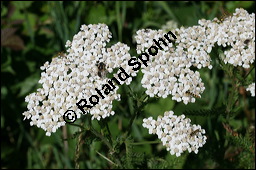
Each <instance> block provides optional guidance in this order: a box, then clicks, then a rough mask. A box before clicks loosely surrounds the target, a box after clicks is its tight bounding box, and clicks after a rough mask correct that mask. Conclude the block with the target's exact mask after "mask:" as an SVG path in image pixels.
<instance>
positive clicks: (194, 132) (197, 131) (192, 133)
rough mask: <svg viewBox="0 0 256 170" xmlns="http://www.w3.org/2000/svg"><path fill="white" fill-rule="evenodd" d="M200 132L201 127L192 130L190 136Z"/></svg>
mask: <svg viewBox="0 0 256 170" xmlns="http://www.w3.org/2000/svg"><path fill="white" fill-rule="evenodd" d="M199 132H201V130H200V129H197V130H195V131H193V132H191V133H190V137H192V136H194V135H196V134H197V133H199Z"/></svg>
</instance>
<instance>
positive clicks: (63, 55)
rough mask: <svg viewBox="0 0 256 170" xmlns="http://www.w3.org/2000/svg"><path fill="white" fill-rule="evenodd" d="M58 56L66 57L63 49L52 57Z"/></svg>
mask: <svg viewBox="0 0 256 170" xmlns="http://www.w3.org/2000/svg"><path fill="white" fill-rule="evenodd" d="M56 57H60V58H62V57H66V54H65V53H64V52H63V51H61V52H58V53H57V54H55V55H54V56H53V57H52V58H56Z"/></svg>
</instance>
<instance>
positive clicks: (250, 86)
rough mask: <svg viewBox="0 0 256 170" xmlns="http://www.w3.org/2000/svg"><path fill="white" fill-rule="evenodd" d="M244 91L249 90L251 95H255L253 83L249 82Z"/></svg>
mask: <svg viewBox="0 0 256 170" xmlns="http://www.w3.org/2000/svg"><path fill="white" fill-rule="evenodd" d="M246 91H249V92H251V96H253V97H255V83H252V84H250V85H249V86H248V87H247V88H246Z"/></svg>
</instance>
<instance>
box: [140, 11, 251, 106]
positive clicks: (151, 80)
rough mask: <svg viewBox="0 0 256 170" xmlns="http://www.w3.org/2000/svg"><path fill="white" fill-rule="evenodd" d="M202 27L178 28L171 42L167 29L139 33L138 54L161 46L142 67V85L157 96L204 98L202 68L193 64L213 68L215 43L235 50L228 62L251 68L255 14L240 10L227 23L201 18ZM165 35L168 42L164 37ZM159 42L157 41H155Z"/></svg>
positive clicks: (152, 94)
mask: <svg viewBox="0 0 256 170" xmlns="http://www.w3.org/2000/svg"><path fill="white" fill-rule="evenodd" d="M199 24H200V25H198V26H192V27H188V28H184V27H181V28H178V29H175V32H174V34H175V35H176V37H177V39H175V40H174V42H175V43H168V41H167V40H166V39H165V38H163V37H164V34H165V33H164V31H163V30H158V31H157V30H151V29H142V30H138V31H137V35H136V36H135V39H136V42H137V53H138V54H141V53H144V52H148V51H146V50H147V49H149V48H150V47H151V46H156V47H157V46H158V45H157V44H156V41H157V42H158V43H159V44H160V45H161V47H162V50H160V49H158V53H157V55H155V56H150V57H151V58H150V62H148V66H147V67H145V66H144V67H143V66H142V72H143V73H144V75H143V78H142V81H141V83H142V86H143V87H144V88H146V93H147V94H148V95H149V96H151V97H153V96H158V97H163V98H165V97H167V96H168V95H172V100H176V101H178V102H180V101H183V103H185V104H187V103H188V102H195V97H200V94H202V93H203V91H204V89H205V87H204V84H203V82H202V79H201V78H200V74H199V72H198V71H192V70H191V67H192V66H194V67H197V68H198V69H201V68H203V67H208V68H209V69H211V68H212V65H211V64H210V61H211V58H210V55H209V53H210V52H211V51H212V48H213V47H214V45H215V43H217V45H219V46H223V47H227V46H230V47H231V49H230V50H227V51H225V52H224V54H225V58H224V62H225V63H227V62H228V63H230V64H233V65H234V66H243V67H245V68H248V67H249V64H250V63H253V62H254V59H255V14H254V13H253V14H251V15H249V14H248V13H247V12H246V11H245V10H243V9H236V13H234V16H232V17H229V18H227V19H225V20H224V21H223V22H218V21H216V19H214V20H213V21H209V20H205V19H202V20H199ZM160 38H162V39H163V40H164V41H165V42H166V43H167V45H166V44H164V42H163V41H162V40H160ZM153 39H154V40H156V41H154V40H153Z"/></svg>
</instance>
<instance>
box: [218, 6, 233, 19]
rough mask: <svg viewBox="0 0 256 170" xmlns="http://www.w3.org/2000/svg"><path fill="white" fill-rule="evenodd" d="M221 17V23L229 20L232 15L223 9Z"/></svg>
mask: <svg viewBox="0 0 256 170" xmlns="http://www.w3.org/2000/svg"><path fill="white" fill-rule="evenodd" d="M221 13H222V15H221V17H220V21H221V22H223V21H224V20H225V19H227V18H228V17H230V16H232V14H231V13H229V12H228V11H227V10H224V9H223V8H221Z"/></svg>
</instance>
